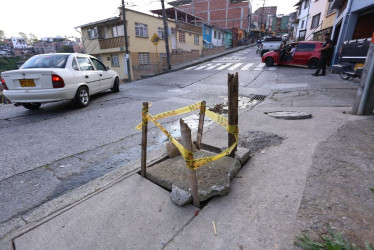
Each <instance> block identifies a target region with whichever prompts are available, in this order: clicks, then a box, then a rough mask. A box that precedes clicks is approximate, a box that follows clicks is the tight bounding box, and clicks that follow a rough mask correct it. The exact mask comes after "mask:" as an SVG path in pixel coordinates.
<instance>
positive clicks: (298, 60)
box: [292, 43, 316, 65]
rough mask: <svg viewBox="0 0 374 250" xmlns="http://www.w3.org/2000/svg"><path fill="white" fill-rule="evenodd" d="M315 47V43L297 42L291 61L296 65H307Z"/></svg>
mask: <svg viewBox="0 0 374 250" xmlns="http://www.w3.org/2000/svg"><path fill="white" fill-rule="evenodd" d="M315 49H316V44H315V43H299V46H298V47H297V49H296V52H295V55H294V56H293V60H292V63H293V64H298V65H307V63H308V59H309V58H310V57H311V56H312V55H313V52H314V50H315Z"/></svg>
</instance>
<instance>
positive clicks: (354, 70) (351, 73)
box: [339, 63, 364, 80]
mask: <svg viewBox="0 0 374 250" xmlns="http://www.w3.org/2000/svg"><path fill="white" fill-rule="evenodd" d="M339 66H340V69H339V75H340V77H341V78H342V79H344V80H349V79H350V78H353V79H354V78H359V79H361V76H362V72H363V70H364V63H345V64H343V65H339Z"/></svg>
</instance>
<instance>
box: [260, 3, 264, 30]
mask: <svg viewBox="0 0 374 250" xmlns="http://www.w3.org/2000/svg"><path fill="white" fill-rule="evenodd" d="M264 8H265V0H264V3H263V5H262V9H261V24H260V29H261V36H262V24H263V21H264ZM264 31H265V27H264Z"/></svg>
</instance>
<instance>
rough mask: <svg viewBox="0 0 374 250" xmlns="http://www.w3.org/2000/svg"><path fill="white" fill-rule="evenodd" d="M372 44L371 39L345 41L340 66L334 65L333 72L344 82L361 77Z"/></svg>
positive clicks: (340, 56)
mask: <svg viewBox="0 0 374 250" xmlns="http://www.w3.org/2000/svg"><path fill="white" fill-rule="evenodd" d="M370 42H371V38H364V39H356V40H350V41H345V42H344V43H343V45H342V47H341V48H340V54H339V64H334V65H333V66H332V70H333V71H334V72H338V73H339V74H340V77H341V78H343V79H344V80H348V79H349V78H351V77H353V78H355V77H361V75H362V72H363V68H364V65H365V61H366V57H367V53H368V50H369V46H370Z"/></svg>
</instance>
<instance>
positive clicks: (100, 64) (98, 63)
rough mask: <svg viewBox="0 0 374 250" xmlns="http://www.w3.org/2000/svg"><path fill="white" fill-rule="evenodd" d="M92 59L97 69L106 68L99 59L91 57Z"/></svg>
mask: <svg viewBox="0 0 374 250" xmlns="http://www.w3.org/2000/svg"><path fill="white" fill-rule="evenodd" d="M91 61H92V63H93V64H94V65H95V68H96V70H103V71H105V70H106V67H105V66H104V65H103V64H102V63H101V62H100V61H99V60H97V59H95V58H91Z"/></svg>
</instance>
